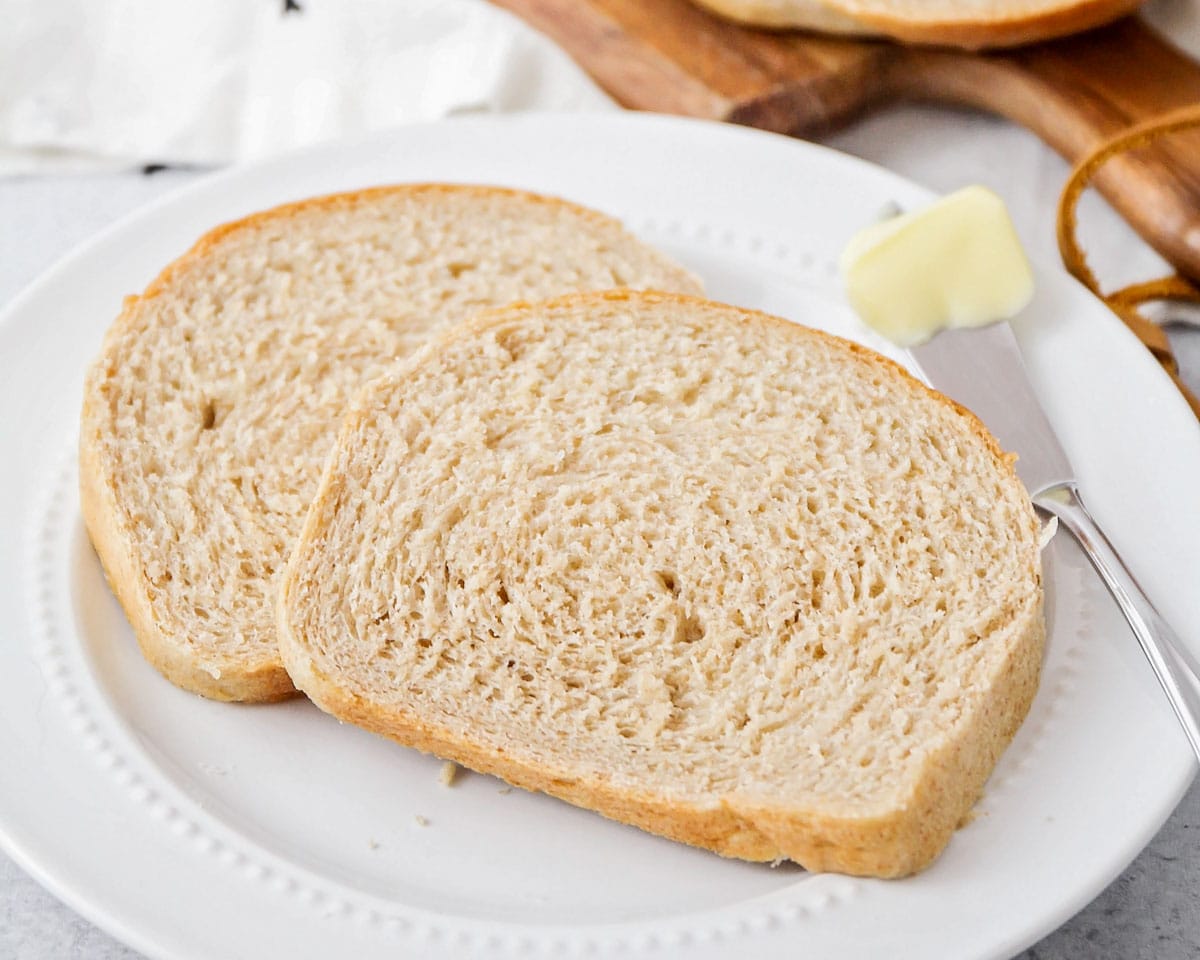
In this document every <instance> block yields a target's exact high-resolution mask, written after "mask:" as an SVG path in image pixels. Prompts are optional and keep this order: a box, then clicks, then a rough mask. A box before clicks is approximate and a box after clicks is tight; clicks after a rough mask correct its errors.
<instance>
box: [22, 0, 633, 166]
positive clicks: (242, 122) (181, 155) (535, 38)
mask: <svg viewBox="0 0 1200 960" xmlns="http://www.w3.org/2000/svg"><path fill="white" fill-rule="evenodd" d="M292 8H298V9H292ZM0 24H3V27H0V175H13V174H20V173H34V172H68V171H95V170H111V169H120V168H122V167H128V166H131V165H136V164H148V163H176V164H199V165H213V164H223V163H229V162H234V161H241V160H252V159H256V158H260V157H263V156H266V155H269V154H273V153H277V152H279V151H282V150H287V149H289V148H292V147H296V146H299V145H302V144H307V143H312V142H315V141H318V140H326V139H333V138H336V137H343V136H350V135H354V134H357V133H362V132H366V131H369V130H375V129H379V128H383V127H390V126H394V125H396V124H399V123H404V122H409V121H419V120H433V119H437V118H439V117H445V116H448V115H451V114H455V113H461V112H466V111H499V110H528V109H549V110H593V109H611V108H613V106H614V105H613V103H612V101H611V100H609V98H608V97H607V96H606V95H605V94H604V93H603V92H602V91H601V90H600V89H599V88H598V87H597V86H596V85H595V84H594V83H593V82H592V81H591V80H590V79H589V78H588V77H587V75H586V74H584V73H583V71H582V70H581V69H580V68H579V67H577V66H576V65H575V64H574V63H573V62H572V61H571V59H570V58H569V57H568V56H567V55H566V54H565V53H564V52H563V51H561V50H560V49H559V48H558V47H556V46H555V45H554V44H553V43H552V42H551V41H550V40H549V39H548V38H546V37H544V36H542V35H541V34H539V33H537V32H536V31H534V30H532V29H531V28H530V27H528V26H527V25H526V24H524V23H523V22H522V21H520V20H519V19H518V18H516V17H514V16H512V15H511V14H508V13H506V12H505V11H502V10H500V9H499V8H497V7H495V6H493V5H491V4H489V3H487V2H485V0H292V2H287V0H189V2H185V0H0Z"/></svg>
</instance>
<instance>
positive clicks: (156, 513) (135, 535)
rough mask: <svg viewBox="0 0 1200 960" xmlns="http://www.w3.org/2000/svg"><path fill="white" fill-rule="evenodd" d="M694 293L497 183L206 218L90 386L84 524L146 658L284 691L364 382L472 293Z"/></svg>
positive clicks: (189, 675) (127, 310)
mask: <svg viewBox="0 0 1200 960" xmlns="http://www.w3.org/2000/svg"><path fill="white" fill-rule="evenodd" d="M614 286H631V287H643V286H645V287H662V288H665V289H677V290H684V291H695V290H697V289H698V288H699V283H698V281H697V280H696V279H695V278H694V277H693V276H692V275H691V274H689V273H688V272H687V271H685V270H684V269H682V268H681V267H679V266H677V265H676V264H674V263H672V262H671V261H670V260H668V259H667V258H666V257H665V256H663V255H661V254H659V253H657V252H656V251H654V250H652V249H650V248H649V247H647V246H646V245H644V244H643V243H641V242H639V241H638V240H637V239H636V238H634V237H633V236H632V235H630V234H629V233H627V232H626V231H625V230H624V229H623V228H622V227H621V226H620V224H618V223H617V222H616V221H614V220H612V219H610V218H608V217H605V216H602V215H601V214H599V213H595V212H593V211H591V210H585V209H583V208H582V207H578V206H574V205H572V204H569V203H565V202H562V201H560V200H554V199H549V198H545V197H539V196H534V195H532V194H528V193H520V192H516V191H511V190H500V189H493V188H485V187H455V186H445V185H421V186H400V187H392V188H380V189H375V190H365V191H361V192H357V193H349V194H342V195H338V196H330V197H322V198H319V199H313V200H307V201H304V202H301V203H295V204H289V205H287V206H283V207H279V208H276V209H274V210H270V211H267V212H265V213H260V214H257V215H255V216H252V217H249V218H247V219H245V220H240V221H238V222H237V223H232V224H229V225H227V226H224V227H220V228H218V229H216V230H214V231H213V232H211V233H209V234H208V235H207V236H205V237H204V238H202V239H201V240H200V241H199V243H197V244H196V246H195V247H194V248H193V249H192V250H191V251H190V252H189V253H187V254H186V255H185V256H183V257H182V258H181V259H180V260H178V261H176V262H175V263H173V264H172V265H171V266H169V267H167V269H166V270H165V271H163V273H162V274H161V275H160V276H159V277H158V279H156V280H155V281H154V282H153V283H152V284H151V285H150V287H149V288H148V289H147V290H146V292H145V293H144V294H142V296H140V297H132V298H130V299H128V300H127V301H126V303H125V307H124V310H123V311H122V313H121V315H120V316H119V317H118V318H117V320H116V322H115V323H114V325H113V326H112V328H111V329H110V330H109V332H108V335H107V337H106V339H105V341H104V346H103V349H102V351H101V353H100V356H99V358H98V359H97V360H96V362H95V363H94V365H93V366H92V367H91V369H90V371H89V373H88V377H87V382H86V385H85V394H84V403H83V414H82V421H81V428H80V446H79V454H80V469H81V475H80V484H81V494H82V501H83V513H84V519H85V520H86V522H87V527H88V531H89V532H90V534H91V537H92V542H93V543H94V544H95V546H96V550H97V552H98V553H99V555H100V559H101V561H102V562H103V564H104V568H105V570H106V571H107V573H108V577H109V581H110V583H111V584H112V587H113V589H114V591H115V593H116V595H117V597H118V598H119V599H120V601H121V603H122V605H123V606H124V608H125V611H126V613H127V615H128V616H129V619H130V621H131V623H132V624H133V627H134V630H135V632H136V634H137V638H138V642H139V643H140V645H141V648H142V650H143V652H144V653H145V656H146V657H147V659H148V660H149V661H150V662H151V663H152V664H154V666H155V667H157V668H158V669H159V670H160V671H161V672H162V673H163V674H164V675H165V676H166V677H167V678H168V679H169V680H171V681H172V682H173V683H175V684H177V685H179V686H181V687H183V688H185V689H187V690H192V691H195V692H196V693H200V694H203V695H205V696H208V697H214V698H218V699H228V700H271V699H278V698H280V697H284V696H287V695H289V694H291V693H293V692H294V690H293V687H292V684H291V681H290V680H289V679H288V676H287V674H286V673H285V672H284V669H283V666H282V665H281V663H280V662H279V655H278V652H277V650H276V644H275V596H276V592H277V583H278V579H279V575H280V574H281V573H282V570H283V566H284V563H285V562H286V560H287V556H288V553H289V552H290V551H291V547H292V543H293V541H294V539H295V537H296V535H297V534H298V533H299V530H300V526H301V523H302V522H303V519H304V514H305V511H306V510H307V509H308V505H309V503H310V501H311V500H312V497H313V494H314V493H315V492H316V489H317V483H318V481H319V479H320V475H321V466H322V464H323V463H324V461H325V456H326V454H328V452H329V448H330V446H331V445H332V443H333V440H334V437H335V436H336V434H337V426H338V424H339V423H340V422H341V420H342V417H343V415H344V414H345V411H346V406H347V405H348V403H349V401H350V399H351V398H352V397H353V395H354V394H355V393H356V392H357V390H358V389H359V387H360V386H361V385H362V383H363V382H364V381H365V380H367V379H369V378H371V377H373V376H375V375H377V374H379V373H381V372H382V371H384V370H385V369H387V368H388V367H389V366H390V365H391V364H393V363H394V362H396V360H397V358H400V357H404V356H405V355H407V354H409V353H411V352H412V351H413V350H414V349H415V348H416V347H417V346H419V345H420V344H422V343H424V342H425V340H427V339H428V338H429V337H430V336H431V335H433V334H435V333H437V332H438V331H440V330H441V329H443V328H444V327H446V326H448V325H451V324H453V323H455V322H457V321H459V320H462V319H463V318H464V317H466V316H468V315H469V314H471V313H473V312H475V311H477V310H478V309H479V308H481V307H486V306H497V305H500V304H504V303H508V302H510V301H512V300H517V299H522V298H529V297H547V296H553V295H557V294H561V293H565V292H568V291H571V290H580V289H584V290H586V289H592V288H603V287H614Z"/></svg>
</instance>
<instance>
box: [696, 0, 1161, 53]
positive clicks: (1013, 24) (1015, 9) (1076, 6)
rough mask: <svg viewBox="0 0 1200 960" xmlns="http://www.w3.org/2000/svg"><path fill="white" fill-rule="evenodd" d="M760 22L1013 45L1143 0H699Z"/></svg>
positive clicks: (926, 40) (914, 39)
mask: <svg viewBox="0 0 1200 960" xmlns="http://www.w3.org/2000/svg"><path fill="white" fill-rule="evenodd" d="M698 2H699V3H701V4H702V5H703V6H705V7H708V8H709V9H711V10H713V11H715V12H716V13H719V14H721V15H723V16H726V17H729V18H731V19H734V20H738V21H740V22H742V23H747V24H751V25H756V26H763V27H797V28H800V29H806V30H816V31H820V32H825V33H849V34H854V33H867V34H879V35H883V36H889V37H893V38H895V39H897V40H904V41H908V42H910V43H923V44H935V45H943V46H952V47H964V48H966V49H969V50H977V49H983V48H987V47H1011V46H1017V45H1020V44H1025V43H1033V42H1036V41H1039V40H1049V39H1051V38H1053V37H1061V36H1065V35H1067V34H1071V33H1078V32H1079V31H1081V30H1087V29H1089V28H1091V27H1097V26H1100V25H1101V24H1104V23H1108V22H1109V21H1111V20H1115V19H1117V18H1118V17H1120V16H1123V15H1124V14H1126V13H1129V12H1131V11H1132V10H1135V9H1136V8H1137V7H1139V6H1140V5H1141V3H1142V0H698Z"/></svg>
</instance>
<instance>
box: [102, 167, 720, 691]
mask: <svg viewBox="0 0 1200 960" xmlns="http://www.w3.org/2000/svg"><path fill="white" fill-rule="evenodd" d="M399 194H404V195H408V196H432V197H437V196H439V195H449V194H454V195H457V196H463V195H467V196H477V197H480V198H487V197H498V196H503V197H508V198H514V199H520V200H521V201H523V202H526V203H530V204H538V205H544V206H550V207H555V208H559V209H562V210H569V211H570V212H571V213H572V214H573V215H574V216H576V217H577V218H579V219H580V220H581V221H590V222H591V223H592V224H594V225H596V226H597V227H598V228H601V229H610V230H615V231H623V229H624V228H623V227H622V226H621V224H620V222H619V221H618V220H616V219H615V218H612V217H609V216H607V215H605V214H603V213H600V212H598V211H596V210H592V209H590V208H588V207H583V206H580V205H578V204H575V203H571V202H570V201H567V200H563V199H560V198H557V197H551V196H545V195H541V194H535V193H530V192H528V191H524V190H517V189H511V188H507V187H495V186H484V185H473V184H464V185H458V184H446V183H414V184H397V185H391V186H378V187H369V188H366V189H361V190H353V191H347V192H343V193H334V194H328V195H324V196H319V197H311V198H307V199H303V200H298V201H295V202H293V203H285V204H281V205H279V206H276V207H273V208H270V209H268V210H263V211H259V212H257V213H253V214H250V215H249V216H246V217H242V218H241V219H238V220H233V221H230V222H228V223H225V224H222V225H220V226H217V227H215V228H213V229H212V230H209V231H208V232H207V233H205V234H204V235H203V236H201V237H200V239H199V240H197V241H196V242H195V244H193V246H192V247H191V248H190V249H189V250H188V251H187V252H185V253H184V254H183V255H182V256H180V257H178V258H177V259H176V260H174V261H172V262H171V263H170V264H168V265H167V266H166V267H165V268H164V269H163V270H162V271H161V272H160V273H159V274H158V276H157V277H155V278H154V279H153V280H152V281H151V282H150V284H149V285H148V286H147V287H146V289H145V290H144V291H143V292H142V293H141V294H140V295H137V296H128V297H126V298H125V300H124V303H123V306H122V310H121V312H120V314H119V315H118V316H117V318H116V320H115V321H114V322H113V324H112V325H111V326H110V328H109V330H108V332H107V334H106V335H105V338H104V341H103V344H102V346H101V350H100V353H99V355H98V357H97V359H96V360H95V361H94V362H93V363H92V365H91V366H90V367H89V370H88V374H87V378H86V381H85V385H84V399H83V406H82V411H81V414H80V433H79V492H80V503H81V508H82V512H83V519H84V524H85V526H86V527H87V531H88V535H89V537H90V538H91V541H92V545H93V547H94V548H95V550H96V553H97V555H98V556H99V558H100V562H101V565H102V566H103V568H104V570H105V575H106V577H107V578H108V582H109V584H110V586H111V588H112V591H113V593H114V594H115V595H116V597H117V599H118V601H119V602H120V604H121V606H122V608H124V610H125V613H126V616H127V617H128V619H129V622H130V625H131V626H132V627H133V630H134V634H135V635H136V638H137V642H138V645H139V647H140V648H141V650H142V653H143V655H144V656H145V658H146V659H147V660H148V661H149V662H150V663H151V664H152V665H153V666H154V667H155V668H156V669H157V670H158V671H159V672H160V673H162V674H163V676H165V677H166V678H167V679H168V680H170V681H171V682H172V683H173V684H175V685H176V686H178V687H182V688H183V689H185V690H189V691H191V692H193V693H197V694H200V695H201V696H204V697H208V698H211V699H214V700H227V701H246V702H271V701H276V700H282V699H286V698H288V697H292V696H295V695H296V689H295V687H294V686H293V684H292V681H291V679H290V678H289V677H288V674H287V671H285V670H284V668H283V665H282V663H281V662H280V660H279V658H278V656H277V655H275V654H273V653H272V654H270V655H267V656H265V657H258V658H254V659H244V658H229V657H216V656H213V655H212V653H211V651H204V650H197V649H196V648H195V647H194V646H193V645H192V644H191V643H190V641H189V638H188V637H186V636H176V635H174V634H173V632H172V631H171V630H170V629H169V627H168V626H167V625H164V624H162V623H160V622H158V620H157V619H156V618H155V616H154V613H153V610H152V604H151V595H150V591H149V586H148V584H147V581H146V575H145V571H144V568H143V564H142V562H141V561H139V558H138V557H137V556H136V554H135V550H134V543H135V539H134V537H133V535H132V532H131V531H132V524H133V523H134V521H133V519H132V518H131V516H130V513H129V510H128V508H127V507H126V506H124V505H122V504H121V503H119V502H118V497H117V493H116V487H115V484H114V471H115V470H117V469H118V466H117V465H116V464H114V463H112V462H111V461H110V459H109V458H107V457H106V456H105V452H104V440H105V436H106V430H110V429H111V425H110V424H109V419H108V411H107V410H106V403H105V395H104V385H105V382H106V380H108V379H109V378H111V377H113V376H114V375H115V374H116V372H117V370H118V368H119V366H120V363H121V359H122V358H121V357H120V356H119V354H118V350H117V348H116V345H117V344H118V343H119V342H120V340H121V338H122V336H123V335H124V334H125V333H126V332H128V331H129V330H130V329H136V328H137V326H138V325H140V324H144V322H145V321H144V318H143V308H144V306H145V305H146V304H147V303H149V302H150V301H152V300H153V299H154V298H156V297H160V296H163V295H165V294H167V293H169V292H171V290H172V285H173V284H175V283H176V282H177V281H178V280H180V279H181V278H182V277H183V276H184V275H186V274H187V272H188V271H189V270H190V268H191V267H192V266H193V265H194V264H196V263H197V262H198V261H202V260H204V259H205V258H206V257H208V256H209V255H210V254H211V253H212V252H213V251H214V250H215V249H217V248H218V247H219V246H220V244H221V243H222V241H224V240H225V239H226V238H228V237H231V236H234V235H237V234H241V233H245V232H250V231H255V230H258V229H259V228H261V227H263V226H265V225H267V224H271V223H274V222H277V221H287V220H292V219H295V218H296V217H297V216H299V215H301V214H304V213H307V212H310V211H313V210H335V209H338V208H345V209H350V208H353V207H356V206H360V205H363V204H368V203H372V202H374V201H377V200H380V199H385V198H387V197H389V196H395V195H399ZM662 259H663V261H664V263H665V262H666V261H667V258H666V257H663V258H662ZM681 272H682V270H681ZM697 286H698V283H697Z"/></svg>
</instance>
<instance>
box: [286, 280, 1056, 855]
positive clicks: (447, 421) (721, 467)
mask: <svg viewBox="0 0 1200 960" xmlns="http://www.w3.org/2000/svg"><path fill="white" fill-rule="evenodd" d="M1038 534H1039V528H1038V524H1037V522H1036V519H1035V516H1034V513H1033V511H1032V508H1031V506H1030V504H1029V501H1028V498H1027V496H1026V493H1025V491H1024V489H1023V488H1022V486H1021V484H1020V482H1019V481H1018V480H1017V479H1016V477H1015V475H1014V473H1013V471H1012V467H1011V463H1010V462H1009V460H1008V458H1007V457H1005V456H1004V455H1003V454H1002V453H1001V451H999V449H998V448H997V447H996V445H995V443H994V441H993V440H992V439H991V437H990V436H989V435H987V434H986V432H985V431H983V429H982V427H981V426H980V424H979V423H978V421H977V420H975V418H974V417H972V416H971V415H969V414H967V413H966V412H965V411H962V410H960V409H959V408H957V407H955V406H954V405H953V404H951V403H949V402H948V401H946V400H945V399H944V398H943V397H941V396H940V395H938V394H935V393H933V392H932V391H930V390H928V389H927V388H925V387H924V386H922V385H921V384H919V383H917V382H916V381H915V380H913V379H912V378H911V377H909V376H908V375H907V374H905V373H903V372H902V371H901V370H900V368H898V367H897V366H895V365H894V364H892V363H891V362H890V361H887V360H884V359H883V358H881V357H878V356H876V355H875V354H872V353H871V352H869V351H867V350H865V349H863V348H861V347H858V346H855V345H851V344H849V343H847V342H845V341H841V340H838V339H836V338H833V337H830V336H827V335H824V334H820V333H817V332H814V331H811V330H808V329H806V328H803V327H800V326H796V325H793V324H790V323H788V322H786V321H783V320H778V319H776V318H771V317H767V316H765V315H762V314H754V313H750V312H747V311H741V310H737V309H735V308H732V307H727V306H723V305H719V304H714V303H710V302H707V301H703V300H698V299H693V298H688V297H678V296H667V295H656V294H642V295H637V294H616V293H614V294H609V295H595V296H577V297H567V298H564V299H561V300H558V301H555V302H553V303H549V304H538V305H532V306H526V307H521V308H514V309H512V310H508V311H501V312H498V313H495V314H493V315H491V316H489V317H486V318H484V319H482V320H480V321H479V322H477V323H475V324H473V325H470V326H468V327H467V328H465V329H462V330H459V331H455V332H453V333H451V334H448V335H447V336H445V337H443V338H441V339H440V340H438V341H437V342H436V343H435V344H433V345H432V346H431V347H429V348H426V349H425V350H423V351H421V352H420V353H419V354H418V355H417V356H416V357H414V358H413V359H412V360H411V361H410V362H409V364H407V365H406V366H405V367H404V368H403V370H402V371H400V372H399V373H398V374H397V375H395V376H393V377H389V378H385V379H383V380H380V381H378V382H376V383H375V384H374V385H372V386H371V387H369V388H367V389H366V390H365V391H364V392H363V394H362V395H361V396H360V398H359V400H358V402H357V403H356V405H355V408H354V410H353V411H352V413H351V414H350V417H349V419H348V421H347V423H346V426H345V428H344V430H343V432H342V434H341V437H340V439H339V441H338V443H337V445H336V448H335V450H334V453H333V457H332V460H331V463H330V465H329V470H328V473H327V475H326V477H325V480H324V483H323V485H322V489H321V491H320V493H319V495H318V497H317V500H316V502H315V504H314V506H313V509H312V511H311V513H310V515H309V518H308V521H307V525H306V528H305V531H304V534H303V536H302V538H301V541H300V543H299V545H298V547H297V550H296V552H295V555H294V556H293V558H292V561H291V565H290V567H289V571H288V574H287V576H286V578H285V582H284V586H283V594H282V599H281V604H280V626H281V630H280V633H281V644H282V649H283V653H284V660H285V663H286V664H287V666H288V668H289V670H290V671H291V673H292V676H293V679H294V680H296V682H297V684H298V685H299V686H300V687H301V688H302V689H304V690H305V691H306V692H307V693H308V694H309V695H310V696H311V697H312V698H313V699H314V700H315V701H316V702H317V703H318V704H319V705H321V706H322V707H324V708H325V709H326V710H329V711H331V712H333V713H335V714H336V715H338V716H340V717H342V718H343V719H347V720H351V721H353V722H356V723H359V724H361V725H363V726H366V727H368V728H370V729H373V730H376V731H377V732H380V733H383V734H386V735H388V736H391V737H393V738H395V739H397V740H399V741H400V742H402V743H406V744H410V745H413V746H417V747H419V748H421V749H424V750H430V751H433V752H435V753H437V754H438V755H439V756H443V757H450V758H452V759H454V760H456V761H458V762H461V763H463V764H465V765H467V766H470V767H473V768H475V769H479V770H484V771H486V772H490V773H496V774H498V775H500V776H502V777H504V778H505V779H507V780H509V781H510V782H512V783H514V784H517V785H518V786H522V787H526V788H528V789H538V790H544V791H546V792H549V793H552V794H554V795H556V796H560V797H563V798H565V799H567V800H570V801H571V802H574V803H578V804H580V805H583V806H587V807H590V808H592V809H596V810H599V811H600V812H602V813H604V814H606V815H608V816H610V817H614V818H616V819H619V820H623V821H625V822H629V823H634V824H637V825H638V826H641V827H643V828H645V829H648V830H652V831H655V832H657V833H661V834H665V835H667V836H671V837H674V838H675V839H678V840H683V841H685V842H688V843H693V844H697V845H700V846H704V847H708V848H710V849H714V850H717V851H718V852H720V853H723V854H725V855H729V856H739V857H745V858H747V859H753V860H766V861H769V860H773V859H775V858H777V857H780V856H785V857H789V858H791V859H794V860H796V861H798V862H800V863H802V864H804V865H805V866H807V867H809V868H810V869H814V870H826V869H829V870H841V871H846V872H851V873H861V874H871V875H880V876H896V875H902V874H906V873H910V872H912V871H914V870H917V869H919V868H921V867H922V866H924V865H925V864H927V863H928V862H929V861H930V860H931V859H932V858H933V857H934V856H936V854H937V853H938V851H940V850H941V849H942V847H943V846H944V845H945V843H946V842H947V840H948V839H949V837H950V835H951V833H952V832H953V830H954V827H955V826H956V825H957V824H958V823H959V822H960V820H961V819H962V817H963V816H964V815H965V814H966V812H967V811H968V810H969V809H970V807H971V804H972V803H973V802H974V801H975V799H976V798H977V797H978V795H979V793H980V790H981V789H982V786H983V783H984V781H985V780H986V778H987V776H988V774H989V773H990V771H991V769H992V767H993V765H994V763H995V761H996V759H997V758H998V756H999V754H1000V752H1001V751H1002V750H1003V748H1004V746H1005V744H1006V743H1007V742H1008V740H1009V739H1010V738H1011V736H1012V734H1013V733H1014V731H1015V730H1016V728H1017V726H1018V725H1019V723H1020V721H1021V719H1022V718H1023V716H1024V715H1025V713H1026V711H1027V709H1028V706H1029V703H1030V700H1031V699H1032V696H1033V693H1034V690H1035V688H1036V684H1037V675H1038V669H1039V664H1040V658H1041V648H1042V640H1043V622H1042V613H1041V607H1042V590H1041V573H1040V560H1039V550H1038Z"/></svg>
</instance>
